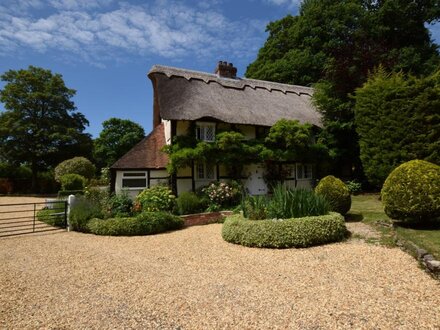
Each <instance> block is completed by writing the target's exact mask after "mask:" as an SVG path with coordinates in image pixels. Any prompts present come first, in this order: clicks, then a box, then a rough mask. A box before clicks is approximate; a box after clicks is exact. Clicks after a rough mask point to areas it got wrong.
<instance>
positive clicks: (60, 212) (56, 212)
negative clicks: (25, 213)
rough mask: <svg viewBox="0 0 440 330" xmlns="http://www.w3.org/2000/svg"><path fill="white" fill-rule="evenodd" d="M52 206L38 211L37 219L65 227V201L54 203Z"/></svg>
mask: <svg viewBox="0 0 440 330" xmlns="http://www.w3.org/2000/svg"><path fill="white" fill-rule="evenodd" d="M51 206H52V207H51V208H46V207H45V208H43V209H42V210H40V211H38V212H37V219H38V220H39V221H42V222H44V223H47V224H48V225H51V226H54V227H65V226H66V217H65V206H64V202H60V203H57V202H56V203H53V204H52V205H51Z"/></svg>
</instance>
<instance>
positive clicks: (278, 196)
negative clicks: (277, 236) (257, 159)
mask: <svg viewBox="0 0 440 330" xmlns="http://www.w3.org/2000/svg"><path fill="white" fill-rule="evenodd" d="M329 211H330V205H329V203H328V202H327V201H326V199H325V198H323V197H321V196H317V195H316V194H315V193H314V192H313V191H311V190H306V189H294V190H292V189H288V188H286V187H285V186H283V185H277V186H275V187H274V189H273V195H272V198H271V200H270V202H269V205H268V208H267V215H268V217H269V218H277V219H289V218H301V217H306V216H312V215H323V214H327V213H328V212H329Z"/></svg>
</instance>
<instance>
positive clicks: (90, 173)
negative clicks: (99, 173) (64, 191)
mask: <svg viewBox="0 0 440 330" xmlns="http://www.w3.org/2000/svg"><path fill="white" fill-rule="evenodd" d="M95 171H96V167H95V165H93V163H92V162H91V161H90V160H88V159H87V158H84V157H74V158H72V159H67V160H65V161H63V162H61V163H59V164H58V165H57V167H55V180H56V181H58V182H61V177H62V176H63V175H66V174H78V175H81V176H83V177H84V178H86V179H87V180H90V179H91V178H93V177H94V176H95Z"/></svg>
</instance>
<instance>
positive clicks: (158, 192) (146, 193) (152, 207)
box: [135, 185, 176, 212]
mask: <svg viewBox="0 0 440 330" xmlns="http://www.w3.org/2000/svg"><path fill="white" fill-rule="evenodd" d="M175 200H176V197H175V196H174V195H173V192H172V191H171V190H170V189H169V188H168V187H167V186H162V185H157V186H153V187H151V188H148V189H145V190H143V191H142V192H141V193H140V194H139V195H137V196H136V200H135V204H137V205H138V206H137V208H139V206H140V208H141V209H142V211H147V212H157V211H172V210H173V208H174V205H175Z"/></svg>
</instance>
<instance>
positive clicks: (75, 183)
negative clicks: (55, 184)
mask: <svg viewBox="0 0 440 330" xmlns="http://www.w3.org/2000/svg"><path fill="white" fill-rule="evenodd" d="M60 181H61V189H62V190H83V189H84V187H85V186H86V179H85V178H84V177H83V176H81V175H79V174H65V175H63V176H62V177H61V178H60Z"/></svg>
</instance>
